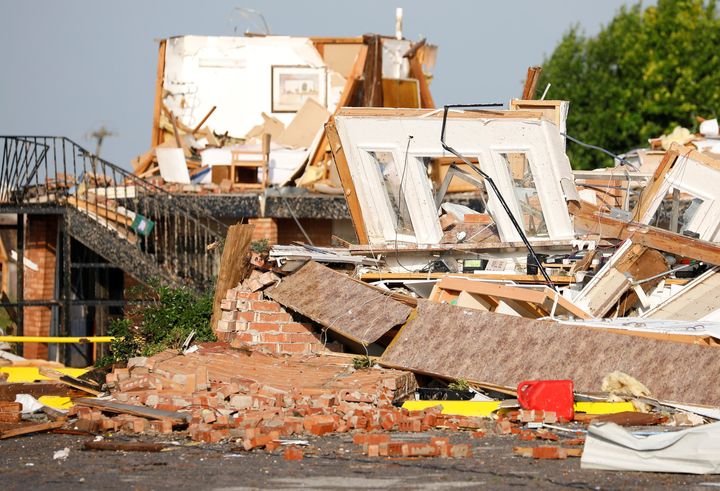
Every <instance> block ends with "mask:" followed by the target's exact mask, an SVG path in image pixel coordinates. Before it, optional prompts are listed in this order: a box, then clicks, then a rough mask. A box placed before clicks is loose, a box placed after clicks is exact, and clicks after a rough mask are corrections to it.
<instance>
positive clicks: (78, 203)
mask: <svg viewBox="0 0 720 491" xmlns="http://www.w3.org/2000/svg"><path fill="white" fill-rule="evenodd" d="M67 202H68V203H69V204H70V205H71V206H74V207H75V208H77V209H78V210H81V211H88V212H90V213H94V214H95V215H97V216H98V217H101V218H105V219H106V220H110V221H112V222H115V223H118V224H120V225H124V226H125V227H129V226H130V225H132V223H133V220H132V219H131V218H129V217H127V216H125V215H122V214H120V213H118V212H116V211H113V210H111V209H110V208H108V207H107V206H103V205H99V204H96V203H90V202H89V201H85V200H84V199H80V198H75V197H74V196H68V197H67Z"/></svg>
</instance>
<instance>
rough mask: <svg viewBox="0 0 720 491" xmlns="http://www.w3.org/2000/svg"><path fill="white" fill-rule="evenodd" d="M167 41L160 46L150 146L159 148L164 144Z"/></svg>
mask: <svg viewBox="0 0 720 491" xmlns="http://www.w3.org/2000/svg"><path fill="white" fill-rule="evenodd" d="M166 51H167V39H162V40H160V43H159V45H158V62H157V73H156V75H155V104H154V106H153V123H152V138H151V139H150V146H151V147H157V146H158V145H160V144H161V143H162V138H163V136H162V130H161V129H160V114H161V112H162V100H163V82H164V80H165V52H166Z"/></svg>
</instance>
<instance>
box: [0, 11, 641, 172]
mask: <svg viewBox="0 0 720 491" xmlns="http://www.w3.org/2000/svg"><path fill="white" fill-rule="evenodd" d="M630 3H635V2H631V1H627V0H602V1H597V0H545V1H537V0H504V1H490V0H477V1H449V0H414V1H409V0H395V1H392V2H388V1H382V0H365V1H362V2H347V1H341V0H334V1H330V0H266V1H257V0H256V1H253V0H238V1H234V2H226V1H212V0H206V1H197V0H172V1H171V0H152V1H151V0H124V1H114V2H109V1H98V0H96V1H91V0H75V1H57V0H45V1H40V0H16V1H10V0H2V1H1V2H0V4H1V5H2V8H1V10H0V12H1V13H0V43H2V44H1V46H2V48H3V49H2V52H3V54H2V57H0V58H1V59H2V74H1V75H0V134H25V135H62V136H69V137H70V138H72V139H74V140H76V141H77V142H78V143H80V144H81V145H83V146H85V147H87V148H90V149H92V148H94V141H93V140H92V139H91V138H90V137H89V134H90V133H91V132H92V131H93V130H95V129H97V128H98V127H99V126H100V125H102V124H104V125H105V126H106V127H107V128H108V129H110V130H111V131H113V132H115V133H116V134H117V136H115V137H112V138H110V139H108V140H107V141H106V143H105V144H104V149H103V156H104V157H105V158H107V159H108V160H110V161H112V162H115V163H117V164H120V165H122V166H123V167H129V164H128V162H129V160H130V159H131V158H132V157H133V156H135V155H138V154H140V153H142V152H144V151H145V150H147V149H148V148H149V144H150V127H151V123H152V107H153V93H154V82H155V70H156V62H157V45H156V43H155V40H156V39H160V38H163V37H168V36H174V35H181V34H201V35H232V33H233V28H234V27H236V26H237V28H238V32H239V33H242V32H244V31H245V29H246V28H248V27H251V28H252V30H255V31H257V30H258V29H259V28H258V27H257V24H251V23H249V22H247V21H243V20H242V19H239V18H238V15H235V16H232V15H231V14H232V11H233V9H234V8H235V7H246V8H252V9H256V10H259V11H261V12H263V14H264V15H265V18H266V19H267V21H268V23H269V24H270V28H271V30H272V33H273V34H286V35H317V36H356V35H360V34H363V33H367V32H377V33H381V34H394V28H395V7H403V8H404V12H405V15H404V18H405V20H404V29H403V31H404V34H405V36H406V37H407V38H409V39H413V40H417V39H420V38H422V37H427V39H428V41H429V42H431V43H433V44H437V45H438V46H439V47H440V50H439V53H438V64H437V65H436V67H435V70H434V72H435V80H434V82H433V84H432V86H431V87H432V92H433V95H434V97H435V102H436V104H438V105H441V104H446V103H467V102H507V101H508V100H509V99H510V98H511V97H517V96H519V95H520V92H521V88H522V81H523V79H524V77H525V71H526V69H527V67H528V66H529V65H533V64H539V63H541V62H542V60H543V58H544V57H545V56H546V55H547V54H549V53H550V52H551V51H552V50H553V48H554V47H555V45H556V44H557V42H558V41H559V40H560V38H561V37H562V34H563V33H564V32H565V31H566V30H567V29H568V28H569V27H570V26H571V25H573V24H575V23H578V24H580V25H581V26H582V27H583V29H584V30H585V32H586V33H588V34H593V33H596V32H597V31H598V30H599V28H600V26H601V25H603V24H606V23H607V22H608V21H609V20H610V19H611V18H612V17H613V15H614V14H615V12H616V11H617V10H618V9H619V8H620V6H621V5H623V4H630ZM646 3H647V2H646ZM231 17H235V19H236V20H237V22H235V23H234V24H233V23H232V22H231V20H230V18H231ZM550 97H552V93H550ZM571 110H572V109H571Z"/></svg>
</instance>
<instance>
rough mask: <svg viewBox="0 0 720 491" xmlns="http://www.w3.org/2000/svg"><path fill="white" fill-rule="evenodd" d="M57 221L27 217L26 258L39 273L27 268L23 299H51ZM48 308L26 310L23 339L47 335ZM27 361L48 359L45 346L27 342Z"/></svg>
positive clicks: (29, 308)
mask: <svg viewBox="0 0 720 491" xmlns="http://www.w3.org/2000/svg"><path fill="white" fill-rule="evenodd" d="M57 230H58V219H57V217H56V216H53V215H49V216H48V215H29V216H28V220H27V231H26V239H25V257H27V258H28V259H29V260H30V261H32V262H34V263H35V264H37V266H38V271H33V270H32V269H30V268H28V267H26V268H25V270H24V290H25V299H26V300H50V299H52V298H53V296H54V292H55V264H56V262H55V261H56V254H57ZM50 322H51V309H50V307H26V308H25V318H24V333H25V335H26V336H49V335H50ZM24 356H25V357H26V358H47V356H48V345H47V344H38V343H26V344H25V346H24Z"/></svg>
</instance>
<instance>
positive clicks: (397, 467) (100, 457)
mask: <svg viewBox="0 0 720 491" xmlns="http://www.w3.org/2000/svg"><path fill="white" fill-rule="evenodd" d="M429 436H449V437H450V441H451V443H472V445H473V452H474V455H473V457H472V458H467V459H441V458H430V459H427V458H426V459H387V458H369V457H367V456H364V455H362V453H361V447H359V446H356V445H354V444H353V443H352V436H351V435H347V434H344V435H334V436H329V437H327V436H326V437H322V438H315V439H311V440H310V446H309V447H307V448H306V450H305V458H304V459H303V460H302V461H286V460H284V458H283V455H282V451H281V450H279V451H278V452H277V453H275V454H269V453H267V452H265V451H264V450H256V451H253V452H243V451H238V450H237V449H236V444H234V443H223V444H214V445H198V444H195V443H192V442H190V441H188V440H185V439H172V438H165V439H154V440H153V439H149V438H143V441H155V442H158V441H159V442H176V443H177V445H170V447H169V449H168V450H165V451H162V452H156V453H152V452H111V451H97V450H94V451H93V450H82V444H83V442H85V441H88V440H92V437H91V436H75V435H58V434H40V435H33V436H25V437H18V438H14V439H10V440H3V441H0V479H1V481H0V488H2V489H4V490H23V491H25V490H28V489H33V490H42V489H52V490H64V489H72V490H82V489H103V490H105V489H107V490H153V489H213V490H246V489H267V488H271V489H277V490H283V489H320V490H325V489H340V488H349V489H403V490H408V489H427V490H436V489H477V488H480V487H483V488H488V487H489V488H490V489H511V488H513V489H515V488H518V487H527V488H533V489H566V488H567V489H671V488H672V489H675V488H679V487H682V488H684V489H698V490H707V489H712V487H717V486H720V476H691V475H678V474H651V473H633V472H607V471H587V470H581V469H580V459H577V458H574V459H573V458H570V459H568V460H564V461H563V460H554V461H550V460H532V459H527V458H523V457H516V456H514V455H513V453H512V448H513V446H516V445H520V444H522V445H524V446H534V445H539V443H537V442H519V441H518V439H517V438H515V437H509V436H497V435H488V436H486V437H484V438H481V439H472V438H470V437H469V435H468V434H464V433H463V434H458V433H443V432H430V433H424V434H401V433H394V434H393V439H397V440H407V441H412V440H419V441H420V440H426V439H428V438H429ZM106 440H113V441H137V439H136V438H133V437H123V436H121V435H115V436H113V437H112V438H106ZM65 447H67V448H69V449H70V454H69V456H68V457H67V459H66V460H53V453H54V452H55V451H57V450H62V449H63V448H65Z"/></svg>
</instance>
